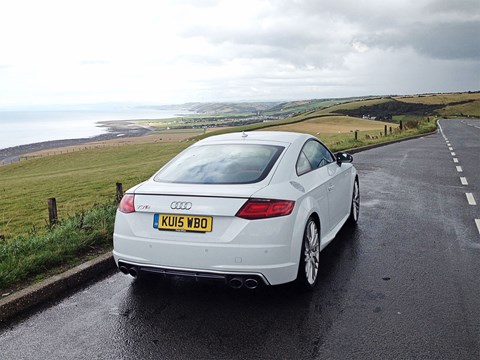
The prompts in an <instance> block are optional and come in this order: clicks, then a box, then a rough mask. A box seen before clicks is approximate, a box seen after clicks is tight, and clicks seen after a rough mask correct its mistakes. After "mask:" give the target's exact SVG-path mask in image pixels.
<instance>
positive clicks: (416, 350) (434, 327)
mask: <svg viewBox="0 0 480 360" xmlns="http://www.w3.org/2000/svg"><path fill="white" fill-rule="evenodd" d="M441 125H442V130H443V134H442V133H441V132H439V133H438V134H435V135H429V136H426V137H424V138H420V139H416V140H410V141H406V142H402V143H398V144H395V145H389V146H386V147H381V148H377V149H373V150H369V151H365V152H362V153H359V154H356V155H355V156H354V158H355V161H354V163H355V166H356V167H357V169H358V170H359V173H360V187H361V196H362V200H361V214H360V221H359V224H358V227H357V228H356V229H354V230H349V229H344V230H342V231H341V232H340V234H339V235H338V236H337V238H336V239H335V240H334V242H333V243H332V244H331V245H329V246H328V247H327V248H326V249H325V250H324V251H323V252H322V253H321V266H320V274H321V275H320V282H319V286H318V288H317V289H316V290H315V291H314V292H312V293H299V292H298V291H297V290H296V288H295V287H294V286H291V285H284V286H279V287H272V288H261V289H257V290H254V291H246V290H245V291H243V290H240V291H239V290H233V289H229V288H226V287H224V286H223V285H220V284H216V283H211V282H207V283H196V282H194V281H191V280H185V279H171V280H162V279H158V278H150V279H147V280H146V281H143V282H135V281H133V280H132V279H131V278H130V277H126V276H124V275H122V274H119V273H114V274H111V275H109V276H107V277H105V278H104V279H103V280H101V281H98V282H96V283H93V284H90V285H88V286H86V287H85V288H83V289H81V290H80V291H78V292H76V293H73V294H70V295H67V296H66V297H65V298H64V299H61V300H59V301H57V302H55V303H54V304H49V305H48V306H43V307H42V308H40V309H37V310H36V311H35V312H32V313H30V314H25V315H24V316H23V317H21V318H17V319H14V320H13V321H11V322H10V323H9V324H6V325H4V326H3V327H2V328H0V349H1V352H0V354H1V355H0V357H1V358H2V359H325V358H327V359H351V358H355V359H387V358H388V359H479V358H480V233H479V231H480V229H478V228H477V226H476V222H475V219H480V210H479V206H478V205H472V204H470V203H469V202H468V198H467V196H466V195H465V194H466V193H471V194H472V197H473V198H474V199H476V202H477V203H480V121H478V120H477V121H475V120H465V121H463V122H461V121H443V122H441ZM469 125H471V126H469ZM447 142H448V143H447ZM450 148H452V150H450ZM452 153H454V155H452ZM454 158H455V159H457V161H458V162H454V160H453V159H454ZM457 166H461V167H462V172H458V168H457ZM461 177H464V178H465V179H466V180H467V183H468V185H465V184H463V183H462V181H461V179H460V178H461Z"/></svg>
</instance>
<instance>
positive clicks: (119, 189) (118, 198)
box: [115, 182, 123, 203]
mask: <svg viewBox="0 0 480 360" xmlns="http://www.w3.org/2000/svg"><path fill="white" fill-rule="evenodd" d="M115 186H116V188H117V191H116V195H115V201H116V202H117V203H119V202H120V201H121V200H122V197H123V186H122V183H118V182H117V183H116V184H115Z"/></svg>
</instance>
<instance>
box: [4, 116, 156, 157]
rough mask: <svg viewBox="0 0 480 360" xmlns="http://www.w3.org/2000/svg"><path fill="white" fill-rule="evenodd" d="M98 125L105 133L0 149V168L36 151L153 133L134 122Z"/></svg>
mask: <svg viewBox="0 0 480 360" xmlns="http://www.w3.org/2000/svg"><path fill="white" fill-rule="evenodd" d="M98 124H100V126H102V127H106V128H107V132H106V133H104V134H100V135H96V136H92V137H88V138H77V139H61V140H51V141H43V142H38V143H32V144H26V145H18V146H13V147H8V148H5V149H0V166H1V165H7V164H11V163H13V162H16V161H18V160H19V158H20V157H21V156H22V155H25V154H30V153H33V152H37V151H42V150H48V149H57V148H61V147H68V146H75V145H82V144H87V143H91V142H98V141H105V140H112V139H119V138H131V137H140V136H145V135H148V134H150V133H151V132H152V131H153V129H151V128H149V127H147V126H144V125H140V124H138V123H136V122H135V120H108V121H99V122H98Z"/></svg>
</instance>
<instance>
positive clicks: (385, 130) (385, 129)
mask: <svg viewBox="0 0 480 360" xmlns="http://www.w3.org/2000/svg"><path fill="white" fill-rule="evenodd" d="M384 134H385V136H387V135H388V134H387V125H385V128H384Z"/></svg>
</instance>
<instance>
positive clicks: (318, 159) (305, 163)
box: [296, 140, 335, 175]
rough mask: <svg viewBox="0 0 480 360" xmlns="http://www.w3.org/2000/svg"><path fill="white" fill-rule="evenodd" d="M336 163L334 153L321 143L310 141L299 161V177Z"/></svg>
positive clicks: (297, 166)
mask: <svg viewBox="0 0 480 360" xmlns="http://www.w3.org/2000/svg"><path fill="white" fill-rule="evenodd" d="M333 161H335V159H334V157H333V155H332V153H331V152H330V151H329V150H328V149H327V148H326V147H325V146H324V145H323V144H321V143H320V142H318V141H315V140H309V141H307V142H306V143H305V145H304V146H303V149H302V151H301V152H300V155H299V157H298V160H297V165H296V168H297V175H302V174H305V173H307V172H309V171H311V170H314V169H317V168H319V167H322V166H325V165H327V164H329V163H331V162H333Z"/></svg>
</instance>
